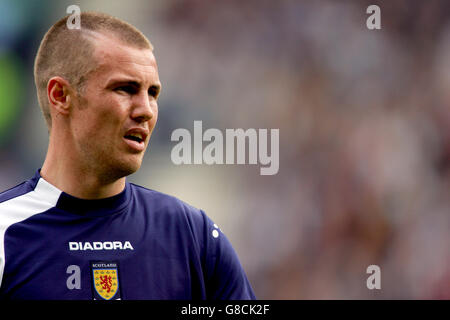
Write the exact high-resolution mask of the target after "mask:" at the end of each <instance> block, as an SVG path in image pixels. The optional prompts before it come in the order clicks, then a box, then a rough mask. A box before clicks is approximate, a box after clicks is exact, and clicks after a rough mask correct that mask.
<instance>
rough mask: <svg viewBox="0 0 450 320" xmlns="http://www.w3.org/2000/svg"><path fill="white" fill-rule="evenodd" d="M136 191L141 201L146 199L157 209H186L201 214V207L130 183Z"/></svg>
mask: <svg viewBox="0 0 450 320" xmlns="http://www.w3.org/2000/svg"><path fill="white" fill-rule="evenodd" d="M130 185H131V186H132V188H133V191H134V193H135V194H136V196H137V199H138V200H139V201H145V202H148V203H149V204H151V205H152V206H153V207H154V208H155V209H159V208H160V209H165V210H171V209H172V210H175V211H179V210H181V211H185V212H189V213H192V214H201V211H202V210H200V209H198V208H196V207H194V206H192V205H190V204H189V203H187V202H185V201H183V200H181V199H179V198H177V197H176V196H173V195H169V194H166V193H163V192H160V191H156V190H153V189H149V188H146V187H143V186H140V185H137V184H134V183H130Z"/></svg>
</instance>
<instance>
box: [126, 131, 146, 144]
mask: <svg viewBox="0 0 450 320" xmlns="http://www.w3.org/2000/svg"><path fill="white" fill-rule="evenodd" d="M124 138H125V139H128V140H133V141H136V142H139V143H141V142H143V141H144V140H145V139H144V138H143V135H142V134H141V133H130V134H127V135H125V137H124Z"/></svg>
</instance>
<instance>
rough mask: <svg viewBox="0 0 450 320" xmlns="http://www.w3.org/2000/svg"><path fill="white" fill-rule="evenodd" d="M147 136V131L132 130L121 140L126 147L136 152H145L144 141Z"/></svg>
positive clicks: (140, 129) (141, 129)
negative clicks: (124, 142)
mask: <svg viewBox="0 0 450 320" xmlns="http://www.w3.org/2000/svg"><path fill="white" fill-rule="evenodd" d="M148 135H149V131H148V130H146V129H143V128H133V129H130V130H128V131H127V132H126V133H125V135H124V136H123V138H124V139H125V141H126V142H127V144H128V146H129V147H130V148H131V149H132V150H134V151H137V152H141V151H144V150H145V141H146V140H147V137H148Z"/></svg>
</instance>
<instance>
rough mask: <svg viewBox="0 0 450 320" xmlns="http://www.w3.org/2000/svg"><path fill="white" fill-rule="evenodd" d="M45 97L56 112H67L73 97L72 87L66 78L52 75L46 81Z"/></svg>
mask: <svg viewBox="0 0 450 320" xmlns="http://www.w3.org/2000/svg"><path fill="white" fill-rule="evenodd" d="M47 98H48V101H49V103H50V107H51V108H54V109H55V110H56V111H57V112H58V113H63V114H68V113H69V110H70V105H71V102H72V100H71V99H73V90H72V87H71V86H70V84H69V82H68V81H67V80H66V79H64V78H61V77H52V78H50V80H49V81H48V83H47Z"/></svg>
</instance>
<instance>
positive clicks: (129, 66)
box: [94, 34, 159, 82]
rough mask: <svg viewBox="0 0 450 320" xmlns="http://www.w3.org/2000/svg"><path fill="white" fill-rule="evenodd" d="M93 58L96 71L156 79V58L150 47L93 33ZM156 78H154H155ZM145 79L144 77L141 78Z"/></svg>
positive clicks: (112, 74) (111, 74) (109, 74)
mask: <svg viewBox="0 0 450 320" xmlns="http://www.w3.org/2000/svg"><path fill="white" fill-rule="evenodd" d="M95 38H96V41H95V42H94V43H95V50H94V59H95V60H96V62H97V68H96V69H97V70H96V71H97V72H100V73H103V74H104V75H106V74H108V76H109V77H110V76H114V75H116V76H119V75H122V76H129V77H144V78H151V79H149V80H150V81H152V82H154V81H156V80H159V79H158V68H157V65H156V59H155V56H154V55H153V52H152V50H151V49H139V48H135V47H132V46H129V45H127V44H125V43H124V42H122V41H121V40H120V39H117V38H115V37H112V36H105V35H101V34H100V35H95ZM155 78H156V79H155ZM142 80H145V79H142Z"/></svg>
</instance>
